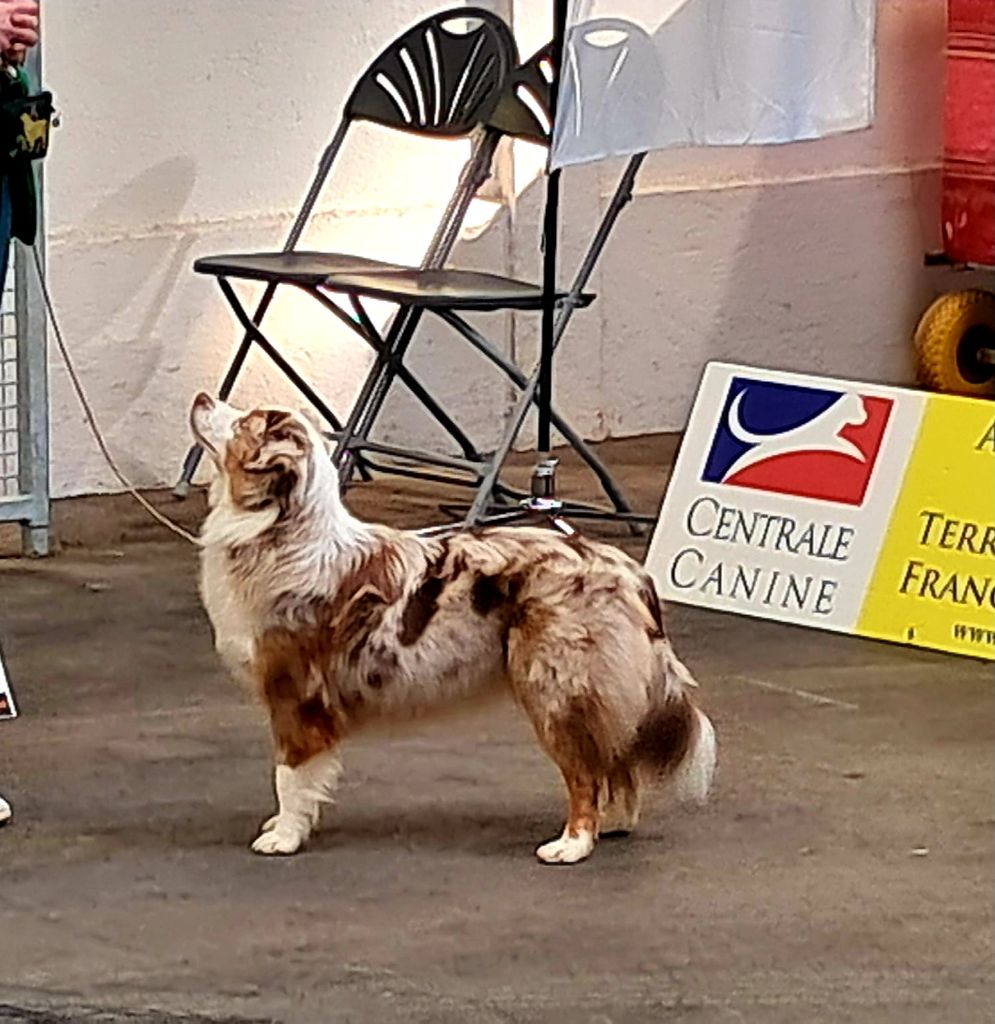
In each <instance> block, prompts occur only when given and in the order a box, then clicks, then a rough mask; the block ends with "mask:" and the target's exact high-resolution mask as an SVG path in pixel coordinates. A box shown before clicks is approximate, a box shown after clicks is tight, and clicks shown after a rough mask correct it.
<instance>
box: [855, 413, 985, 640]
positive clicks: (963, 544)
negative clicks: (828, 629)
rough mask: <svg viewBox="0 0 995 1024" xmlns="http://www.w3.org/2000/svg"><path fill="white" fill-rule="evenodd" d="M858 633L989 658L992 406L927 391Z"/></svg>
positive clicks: (862, 611) (864, 605) (861, 614)
mask: <svg viewBox="0 0 995 1024" xmlns="http://www.w3.org/2000/svg"><path fill="white" fill-rule="evenodd" d="M856 632H857V633H858V634H859V635H862V636H869V637H876V638H878V639H881V640H896V641H899V642H902V643H911V644H915V645H917V646H923V647H935V648H938V649H940V650H944V651H951V652H953V653H956V654H966V655H972V656H974V657H980V658H990V659H995V410H993V406H992V404H991V403H990V402H986V401H982V400H978V399H968V398H953V397H948V396H939V395H937V396H930V397H929V398H928V399H927V400H926V407H925V409H924V411H923V417H922V422H921V426H920V430H919V436H918V439H917V441H916V443H915V444H914V445H913V448H912V454H911V456H910V458H909V462H908V467H907V469H906V473H905V479H904V481H903V483H902V488H901V491H900V492H899V496H898V500H897V502H896V503H895V507H894V511H893V513H892V516H891V521H890V523H889V525H888V530H887V532H886V533H885V536H884V541H883V545H882V549H881V554H880V556H879V557H878V561H877V565H876V566H875V569H874V574H873V576H872V577H871V582H870V586H869V587H868V589H867V594H866V596H865V598H864V603H863V607H862V609H861V613H860V617H859V620H858V622H857V629H856Z"/></svg>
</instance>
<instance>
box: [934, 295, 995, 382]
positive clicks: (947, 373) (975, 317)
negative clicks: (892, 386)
mask: <svg viewBox="0 0 995 1024" xmlns="http://www.w3.org/2000/svg"><path fill="white" fill-rule="evenodd" d="M980 347H984V348H987V349H995V294H993V293H992V292H987V291H984V290H982V289H981V288H970V289H967V290H965V291H960V292H949V293H948V294H946V295H941V296H940V297H939V298H938V299H936V301H935V302H933V303H932V304H931V305H930V307H929V308H928V309H927V310H926V312H925V313H923V315H922V317H921V319H920V320H919V324H918V326H917V327H916V333H915V349H916V370H917V373H918V376H919V382H920V383H921V384H923V385H924V386H925V387H928V388H931V389H932V390H934V391H943V392H946V393H947V394H952V395H973V396H975V397H986V396H995V366H992V365H990V364H988V365H986V364H984V363H982V362H980V361H979V360H978V359H977V351H978V349H979V348H980Z"/></svg>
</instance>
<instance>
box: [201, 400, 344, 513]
mask: <svg viewBox="0 0 995 1024" xmlns="http://www.w3.org/2000/svg"><path fill="white" fill-rule="evenodd" d="M190 425H191V428H192V429H193V433H194V437H196V439H197V441H198V442H199V443H200V444H201V445H202V446H203V448H204V450H205V451H206V452H207V453H208V454H209V455H210V456H211V458H212V459H213V460H214V464H215V465H216V466H217V469H218V481H217V487H218V488H219V489H223V490H221V491H220V493H219V492H216V493H215V495H214V497H215V502H214V503H217V500H218V499H219V498H222V497H223V498H226V499H227V500H228V501H229V502H230V503H231V504H232V505H233V506H234V507H235V508H236V509H238V510H240V511H243V512H259V511H264V510H266V511H271V512H275V513H276V514H277V515H278V517H280V518H282V517H285V516H286V515H288V514H289V513H290V512H291V511H292V510H293V509H294V508H295V506H299V505H300V504H301V502H302V501H303V499H304V496H305V494H306V493H307V491H308V488H309V486H310V484H311V483H312V481H313V480H314V478H315V474H316V472H317V471H318V470H319V467H320V465H321V464H322V462H325V461H327V452H326V449H325V444H324V439H323V438H322V436H321V434H320V433H319V432H318V430H317V428H316V427H315V426H314V425H313V424H312V423H310V422H309V421H308V419H307V418H306V417H305V416H304V415H303V414H301V413H295V412H292V411H290V410H289V409H281V408H273V407H268V406H264V407H261V408H258V409H253V410H252V411H251V412H242V411H240V410H238V409H234V408H232V406H230V405H227V404H226V403H225V402H221V401H218V400H216V399H213V398H211V397H210V396H209V395H205V394H200V395H198V396H197V397H196V399H194V403H193V408H192V409H191V410H190ZM319 453H320V455H321V462H320V461H319V459H318V458H317V457H316V456H317V455H318V454H319Z"/></svg>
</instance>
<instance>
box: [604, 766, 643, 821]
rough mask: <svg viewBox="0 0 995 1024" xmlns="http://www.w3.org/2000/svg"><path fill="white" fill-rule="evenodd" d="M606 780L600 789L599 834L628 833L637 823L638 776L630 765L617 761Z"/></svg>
mask: <svg viewBox="0 0 995 1024" xmlns="http://www.w3.org/2000/svg"><path fill="white" fill-rule="evenodd" d="M607 782H608V784H607V785H606V786H605V787H604V790H603V791H602V797H603V801H602V804H601V830H600V834H601V835H603V836H609V835H618V836H621V835H628V834H629V833H630V832H632V831H633V829H635V827H636V825H637V824H638V823H639V776H638V774H637V773H636V771H635V769H634V768H632V767H631V766H630V765H628V764H626V763H624V762H619V763H617V764H616V765H615V766H614V767H613V768H612V769H611V771H610V772H609V774H608V780H607Z"/></svg>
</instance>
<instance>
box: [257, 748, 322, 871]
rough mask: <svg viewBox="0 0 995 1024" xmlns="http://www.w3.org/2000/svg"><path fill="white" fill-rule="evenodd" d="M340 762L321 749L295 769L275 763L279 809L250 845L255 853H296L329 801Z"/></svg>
mask: <svg viewBox="0 0 995 1024" xmlns="http://www.w3.org/2000/svg"><path fill="white" fill-rule="evenodd" d="M341 772H342V765H341V763H340V762H339V759H338V757H336V755H335V753H334V751H331V750H329V751H325V752H324V753H321V754H318V755H316V756H315V757H312V758H310V759H309V760H307V761H305V762H304V763H303V764H300V765H298V766H297V767H296V768H291V767H290V766H289V765H286V764H278V765H277V766H276V771H275V772H274V782H275V786H276V798H277V803H278V805H279V811H278V812H277V813H276V814H275V815H274V816H273V817H272V818H270V819H269V820H268V821H266V822H265V823H264V824H263V826H262V830H261V831H260V833H259V835H258V836H257V837H256V839H255V841H254V842H253V844H252V849H253V851H254V852H256V853H263V854H273V853H283V854H287V853H296V852H297V851H298V850H299V849H300V848H301V846H302V845H303V844H304V843H305V842H306V841H307V839H308V837H309V836H310V835H311V832H312V830H313V829H314V827H315V825H317V823H318V817H319V815H320V814H321V807H322V804H327V803H331V801H332V796H333V794H334V792H335V785H336V783H337V782H338V779H339V775H340V774H341Z"/></svg>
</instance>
